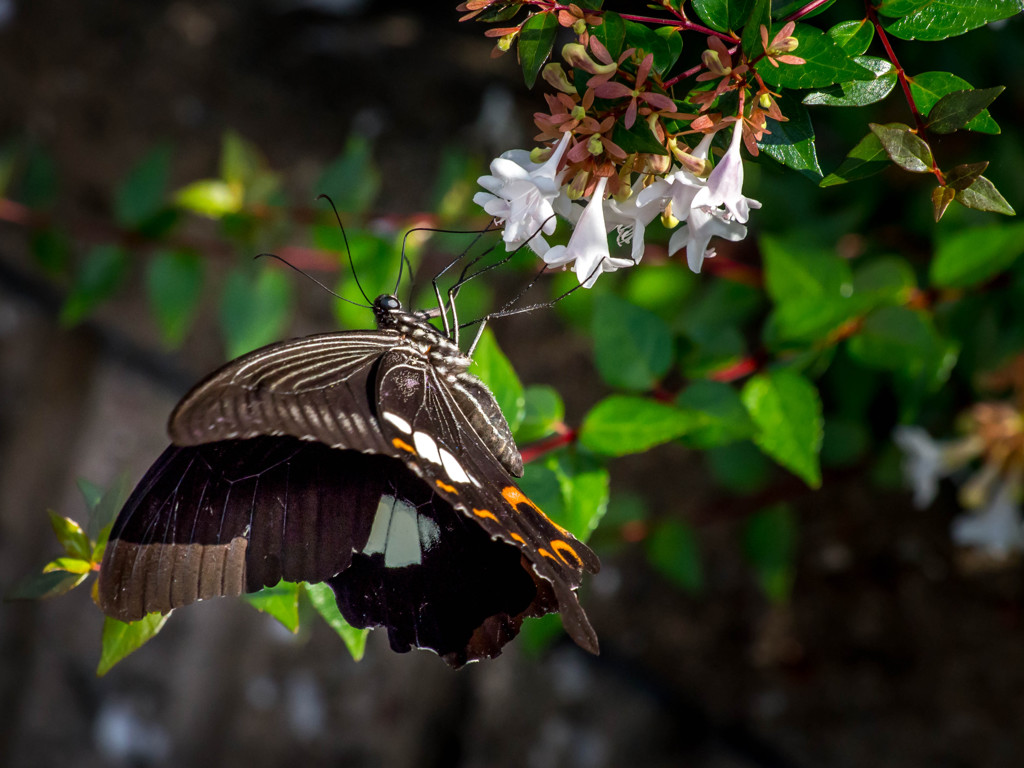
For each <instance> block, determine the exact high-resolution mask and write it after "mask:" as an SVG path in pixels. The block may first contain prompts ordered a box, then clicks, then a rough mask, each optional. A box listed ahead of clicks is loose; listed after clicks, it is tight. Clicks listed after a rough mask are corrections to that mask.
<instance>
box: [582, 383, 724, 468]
mask: <svg viewBox="0 0 1024 768" xmlns="http://www.w3.org/2000/svg"><path fill="white" fill-rule="evenodd" d="M704 423H705V419H704V417H703V416H701V415H700V414H698V413H692V412H689V411H684V410H682V409H680V408H676V407H675V406H672V405H668V404H666V403H659V402H657V401H654V400H648V399H645V398H642V397H629V396H625V395H612V396H611V397H607V398H605V399H604V400H602V401H601V402H599V403H598V404H597V405H595V406H594V407H593V409H591V411H590V412H589V413H588V414H587V415H586V417H585V418H584V419H583V426H582V427H581V428H580V443H581V444H582V445H584V446H586V447H587V448H589V449H590V450H592V451H595V452H597V453H602V454H605V455H608V456H625V455H626V454H630V453H642V452H643V451H646V450H648V449H650V448H653V447H654V446H656V445H660V444H662V443H667V442H668V441H670V440H674V439H675V438H677V437H680V436H682V435H685V434H686V433H687V432H690V431H691V430H693V429H695V428H697V427H699V426H703V425H704Z"/></svg>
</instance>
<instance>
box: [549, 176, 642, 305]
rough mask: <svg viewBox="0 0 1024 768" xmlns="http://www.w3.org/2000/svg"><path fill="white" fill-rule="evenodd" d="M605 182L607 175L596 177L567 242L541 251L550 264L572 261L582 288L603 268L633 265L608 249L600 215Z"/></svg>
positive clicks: (555, 264) (589, 286)
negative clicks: (544, 251)
mask: <svg viewBox="0 0 1024 768" xmlns="http://www.w3.org/2000/svg"><path fill="white" fill-rule="evenodd" d="M607 185H608V179H607V177H604V176H602V177H601V178H600V179H598V181H597V185H596V186H595V187H594V193H593V194H592V195H591V197H590V202H589V203H587V207H586V208H584V209H583V212H582V213H581V214H580V216H579V220H578V221H577V222H576V228H575V229H574V230H573V233H572V236H571V237H570V238H569V243H568V245H556V246H554V247H552V248H551V249H550V250H548V251H547V253H545V254H543V258H544V261H545V262H546V263H547V264H549V265H551V266H553V267H557V266H564V265H566V264H569V263H572V264H573V267H572V269H573V271H574V272H575V273H576V277H577V278H579V281H580V283H581V284H582V285H583V287H584V288H591V287H593V285H594V283H596V282H597V278H598V277H600V276H601V273H603V272H614V271H615V270H617V269H621V268H622V267H630V266H632V265H633V262H632V261H630V260H629V259H617V258H612V256H611V254H610V253H609V251H608V230H607V228H606V226H605V219H604V190H605V187H606V186H607Z"/></svg>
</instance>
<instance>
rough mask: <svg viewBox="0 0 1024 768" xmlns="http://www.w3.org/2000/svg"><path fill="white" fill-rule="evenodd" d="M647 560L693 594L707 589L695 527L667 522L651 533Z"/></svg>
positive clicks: (671, 521) (648, 540)
mask: <svg viewBox="0 0 1024 768" xmlns="http://www.w3.org/2000/svg"><path fill="white" fill-rule="evenodd" d="M647 559H648V560H649V561H650V563H651V565H653V566H654V568H655V569H656V570H657V571H658V572H659V573H661V574H662V575H663V576H665V577H666V578H667V579H668V580H669V581H671V582H672V583H673V584H675V585H676V586H678V587H681V588H682V589H684V590H686V591H687V592H689V593H691V594H696V593H698V592H700V590H701V589H702V588H703V586H704V572H703V569H702V567H701V562H700V550H698V548H697V537H696V536H694V534H693V528H691V527H690V526H689V525H687V524H686V523H684V522H682V521H681V520H668V521H666V522H664V523H661V524H659V525H658V526H656V527H655V528H654V530H653V531H651V535H650V536H649V537H648V538H647Z"/></svg>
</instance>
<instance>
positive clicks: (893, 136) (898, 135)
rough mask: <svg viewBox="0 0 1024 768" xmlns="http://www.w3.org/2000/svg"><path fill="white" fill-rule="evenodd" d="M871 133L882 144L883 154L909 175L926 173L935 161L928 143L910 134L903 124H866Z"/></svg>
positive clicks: (914, 134)
mask: <svg viewBox="0 0 1024 768" xmlns="http://www.w3.org/2000/svg"><path fill="white" fill-rule="evenodd" d="M868 127H869V128H870V129H871V132H872V133H873V134H875V136H877V137H878V140H879V141H880V142H882V147H883V148H884V149H885V153H886V154H887V155H888V156H889V159H890V160H892V161H893V162H894V163H896V165H898V166H899V167H900V168H902V169H903V170H905V171H910V172H911V173H928V172H929V171H930V170H931V169H932V165H933V164H934V162H935V160H934V159H933V158H932V150H931V147H929V146H928V143H927V142H926V141H925V140H924V139H922V138H921V137H920V136H918V135H917V134H916V133H912V132H911V129H910V126H909V125H904V124H903V123H888V124H887V125H879V124H878V123H868Z"/></svg>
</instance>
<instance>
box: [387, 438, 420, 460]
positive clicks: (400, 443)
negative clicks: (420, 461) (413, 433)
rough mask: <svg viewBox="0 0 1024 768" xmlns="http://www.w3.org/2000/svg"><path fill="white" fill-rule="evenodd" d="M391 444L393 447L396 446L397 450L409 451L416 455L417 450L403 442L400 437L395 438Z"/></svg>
mask: <svg viewBox="0 0 1024 768" xmlns="http://www.w3.org/2000/svg"><path fill="white" fill-rule="evenodd" d="M391 444H392V445H393V446H395V448H398V449H399V450H401V451H408V452H409V453H411V454H412V455H413V456H415V455H416V449H415V448H413V447H412V446H411V445H409V444H408V443H407V442H405V440H402V439H401V438H398V437H396V438H394V439H393V440H392V441H391Z"/></svg>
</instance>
